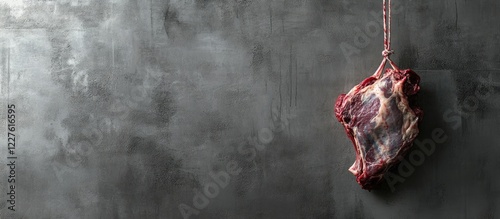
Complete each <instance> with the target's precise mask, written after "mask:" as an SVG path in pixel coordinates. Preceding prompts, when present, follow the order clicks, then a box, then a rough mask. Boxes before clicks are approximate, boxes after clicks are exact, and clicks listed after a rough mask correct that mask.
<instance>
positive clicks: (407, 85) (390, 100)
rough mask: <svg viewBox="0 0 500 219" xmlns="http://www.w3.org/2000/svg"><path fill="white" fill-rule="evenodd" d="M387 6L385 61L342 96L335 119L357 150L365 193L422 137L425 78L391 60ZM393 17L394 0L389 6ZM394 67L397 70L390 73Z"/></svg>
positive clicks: (359, 177) (355, 168)
mask: <svg viewBox="0 0 500 219" xmlns="http://www.w3.org/2000/svg"><path fill="white" fill-rule="evenodd" d="M385 11H386V6H385V0H384V46H385V50H384V52H383V53H382V55H383V56H384V59H383V61H382V63H381V65H380V66H379V68H378V69H377V71H376V72H375V73H374V74H373V75H372V76H371V77H368V78H366V79H365V80H363V81H362V82H361V83H360V84H358V85H356V86H355V87H354V88H352V89H351V90H350V91H349V92H348V93H347V94H341V95H340V96H339V97H338V99H337V101H336V104H335V116H336V117H337V119H338V121H339V122H340V123H341V124H342V125H343V126H344V128H345V131H346V132H347V136H348V137H349V138H350V139H351V141H352V143H353V144H354V149H355V152H356V161H355V162H354V164H353V165H352V166H351V167H350V168H349V171H350V172H352V173H353V174H354V175H355V176H356V181H357V182H358V183H359V184H360V185H361V187H362V188H363V189H372V188H374V187H375V186H376V185H377V184H378V183H379V182H380V181H381V180H382V179H383V176H384V174H385V173H386V172H387V171H388V170H389V168H391V167H392V166H393V165H395V164H397V163H399V161H400V160H399V158H400V157H402V156H404V155H405V154H406V153H407V152H408V150H409V149H410V147H411V146H412V143H413V140H414V139H415V137H416V136H417V134H418V132H419V130H418V123H419V122H420V121H421V119H422V115H423V111H422V110H421V109H420V108H419V107H418V106H416V103H415V97H416V94H417V93H418V91H419V89H420V87H419V82H420V77H419V76H418V75H417V74H416V73H415V72H413V71H412V70H410V69H405V70H400V69H399V68H398V67H397V66H396V65H395V64H394V62H393V61H391V59H390V58H389V56H390V55H391V54H392V53H393V51H392V50H390V35H389V33H390V15H389V19H388V20H389V22H388V23H387V24H386V13H385ZM389 14H390V0H389ZM387 61H389V63H390V65H391V66H392V69H390V68H389V69H386V70H385V73H384V74H382V72H383V69H384V68H385V65H386V62H387Z"/></svg>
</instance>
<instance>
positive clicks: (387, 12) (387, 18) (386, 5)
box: [374, 0, 399, 78]
mask: <svg viewBox="0 0 500 219" xmlns="http://www.w3.org/2000/svg"><path fill="white" fill-rule="evenodd" d="M382 1H383V3H382V16H383V22H384V50H383V51H382V56H383V57H384V59H383V60H382V63H381V64H380V66H379V68H378V69H377V71H376V72H375V74H374V75H375V76H376V77H377V78H378V77H380V76H381V73H382V70H383V69H384V67H385V64H386V63H387V61H389V64H390V65H391V66H392V68H393V69H394V70H399V68H398V67H397V66H396V64H395V63H394V62H393V61H392V60H391V58H390V56H391V55H392V54H394V50H391V0H382Z"/></svg>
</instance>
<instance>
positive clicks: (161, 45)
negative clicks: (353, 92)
mask: <svg viewBox="0 0 500 219" xmlns="http://www.w3.org/2000/svg"><path fill="white" fill-rule="evenodd" d="M396 4H397V5H396V6H395V12H394V16H393V17H394V23H393V48H394V49H395V51H396V54H395V55H393V58H394V60H395V61H396V62H397V63H398V64H399V65H400V67H403V68H412V69H414V70H415V71H416V72H417V73H419V74H420V75H421V77H422V93H421V95H420V104H421V105H422V106H423V108H424V110H425V117H424V121H423V124H422V127H421V134H420V136H419V138H418V139H420V141H425V140H430V139H432V133H433V132H434V131H436V130H439V129H442V130H443V132H444V134H445V135H446V137H447V140H446V141H445V142H444V143H436V147H435V150H434V152H433V153H431V154H430V155H428V156H427V155H426V156H425V158H424V159H425V160H424V161H422V164H421V165H419V166H417V167H416V168H415V170H414V171H411V172H410V173H409V174H407V175H408V176H407V177H404V180H405V181H404V182H402V183H397V185H395V186H394V187H395V190H394V191H392V190H391V189H390V187H389V186H385V187H383V188H382V190H378V191H372V192H368V191H364V190H361V189H360V187H359V186H358V185H357V184H356V182H355V179H354V176H352V174H351V173H349V172H348V171H347V168H348V167H349V166H350V165H351V164H352V163H353V162H354V156H355V154H354V151H353V147H352V145H351V143H350V142H349V140H348V138H347V137H346V136H345V134H344V131H343V130H342V127H341V125H340V124H339V123H337V121H336V120H335V118H334V116H333V112H332V111H333V104H334V101H335V99H336V97H337V95H338V94H340V93H345V92H347V91H348V90H349V89H350V88H351V87H352V86H353V85H355V84H357V83H358V82H359V81H361V80H362V79H363V78H365V77H367V76H369V75H371V74H372V73H373V71H374V70H375V68H376V67H377V65H378V64H379V63H380V60H381V55H380V52H381V51H382V33H381V32H380V24H379V23H377V20H378V19H380V16H381V14H380V8H381V1H373V0H369V1H355V2H354V1H346V0H343V1H335V0H310V1H305V0H286V1H285V0H277V1H267V0H254V1H249V0H248V1H247V0H234V1H229V0H204V1H202V0H184V1H179V0H170V1H169V0H143V1H137V0H135V1H134V0H60V1H53V0H23V1H21V0H1V1H0V49H1V51H0V65H1V68H0V70H1V75H0V77H1V78H0V79H1V84H0V85H1V89H0V91H1V95H0V97H1V103H2V104H1V106H2V107H1V109H0V115H1V118H2V119H1V121H2V122H1V124H5V123H6V119H5V118H6V114H7V108H6V105H7V103H13V104H16V107H17V112H16V118H17V120H16V125H17V135H18V136H17V139H16V143H17V148H16V151H17V155H18V157H19V158H18V160H17V166H16V171H17V182H16V188H17V190H16V194H17V196H16V197H17V198H16V202H17V203H16V209H17V211H16V212H15V214H12V213H11V211H10V210H8V209H7V207H8V203H6V202H5V201H4V200H6V199H8V197H7V195H6V193H7V183H6V180H7V171H8V169H7V168H8V167H7V166H6V163H7V162H8V161H7V159H6V158H5V157H6V156H7V148H6V142H7V139H5V138H4V137H2V138H1V140H2V143H1V145H2V148H1V149H0V155H1V157H0V163H1V166H0V170H1V174H0V176H1V178H0V182H1V184H0V185H1V187H0V191H1V193H0V200H2V201H1V202H0V209H1V210H0V218H182V216H181V213H180V212H179V205H180V204H186V205H189V206H191V207H193V197H194V196H195V194H196V192H195V191H203V189H204V187H205V186H206V185H208V184H210V183H213V179H212V178H211V177H210V172H218V171H221V170H224V169H225V168H226V166H227V164H228V163H229V162H230V161H232V160H234V161H236V162H237V164H238V167H241V168H242V170H241V172H240V174H239V175H236V176H232V177H231V180H230V182H229V184H228V185H227V187H225V188H222V189H220V191H219V192H218V194H217V195H216V197H214V198H211V199H209V204H208V205H207V206H206V207H204V208H203V209H201V210H200V211H199V214H198V215H193V216H192V217H191V218H500V177H499V175H498V169H499V167H500V159H498V157H499V155H500V147H499V143H498V139H497V138H498V125H499V124H500V117H499V113H498V111H499V110H500V95H499V93H498V91H499V89H500V53H499V49H500V45H499V44H500V43H499V42H500V23H499V22H498V19H500V17H499V15H498V11H499V10H500V3H499V2H498V1H495V0H484V1H462V0H445V1H404V2H400V3H399V4H398V3H396ZM371 12H373V13H375V14H376V15H377V16H376V17H374V16H373V14H372V13H371ZM367 31H368V32H367ZM363 36H364V38H363ZM360 37H361V38H360ZM346 48H347V49H346ZM483 96H486V97H484V98H483ZM495 133H497V134H495ZM0 135H1V136H6V135H7V129H6V127H5V128H0ZM249 138H250V139H252V138H253V139H254V140H255V139H257V140H258V141H261V142H262V141H263V142H264V144H260V145H257V148H258V149H260V150H257V149H256V146H255V144H254V143H252V142H254V140H249ZM254 152H255V153H254ZM253 155H255V156H253ZM408 159H409V158H408ZM394 171H395V173H398V172H397V170H394ZM405 173H406V172H405Z"/></svg>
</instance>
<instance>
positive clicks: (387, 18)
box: [382, 0, 394, 58]
mask: <svg viewBox="0 0 500 219" xmlns="http://www.w3.org/2000/svg"><path fill="white" fill-rule="evenodd" d="M382 11H383V12H382V13H383V20H384V51H382V56H384V58H388V57H389V56H390V55H391V54H394V50H391V0H383V4H382Z"/></svg>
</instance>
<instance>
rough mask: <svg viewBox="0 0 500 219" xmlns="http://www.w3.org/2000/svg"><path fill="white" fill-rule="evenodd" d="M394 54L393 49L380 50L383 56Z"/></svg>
mask: <svg viewBox="0 0 500 219" xmlns="http://www.w3.org/2000/svg"><path fill="white" fill-rule="evenodd" d="M392 54H394V50H387V49H384V51H382V56H383V57H384V58H386V57H389V56H390V55H392Z"/></svg>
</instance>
